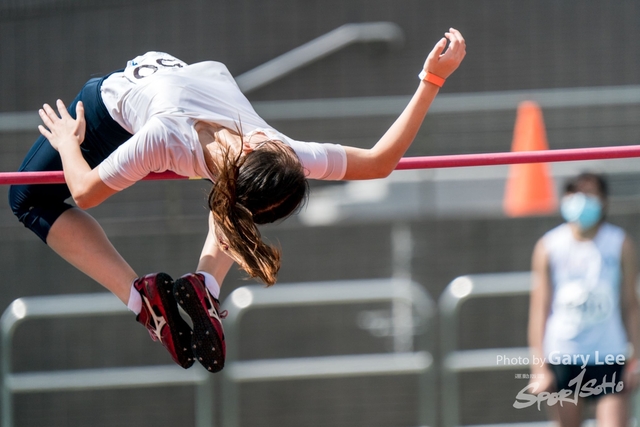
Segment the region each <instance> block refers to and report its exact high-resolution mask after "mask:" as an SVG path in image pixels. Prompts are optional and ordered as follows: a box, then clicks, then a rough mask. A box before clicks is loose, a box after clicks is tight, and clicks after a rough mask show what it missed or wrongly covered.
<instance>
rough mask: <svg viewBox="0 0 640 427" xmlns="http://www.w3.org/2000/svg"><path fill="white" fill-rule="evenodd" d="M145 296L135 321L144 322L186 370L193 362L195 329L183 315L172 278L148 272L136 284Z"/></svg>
mask: <svg viewBox="0 0 640 427" xmlns="http://www.w3.org/2000/svg"><path fill="white" fill-rule="evenodd" d="M133 286H134V287H135V289H136V290H137V291H138V292H140V296H141V297H142V311H140V314H138V316H137V317H136V320H137V321H138V322H140V323H142V324H143V325H144V326H145V327H146V328H147V330H148V331H149V335H151V339H152V340H154V341H160V343H161V344H162V345H163V346H164V347H165V348H166V349H167V351H169V354H171V357H172V358H173V360H174V361H175V362H176V363H177V364H178V365H180V366H182V367H183V368H184V369H187V368H189V367H190V366H191V365H193V363H194V361H195V360H194V357H193V351H192V350H191V338H192V336H193V331H192V330H191V328H190V327H189V325H188V324H187V322H185V321H184V319H183V318H182V317H181V316H180V312H179V311H178V306H177V304H176V301H175V299H174V298H173V293H172V292H173V279H172V278H171V277H170V276H169V275H168V274H165V273H155V274H147V275H146V276H144V277H140V278H138V279H136V281H135V282H134V283H133Z"/></svg>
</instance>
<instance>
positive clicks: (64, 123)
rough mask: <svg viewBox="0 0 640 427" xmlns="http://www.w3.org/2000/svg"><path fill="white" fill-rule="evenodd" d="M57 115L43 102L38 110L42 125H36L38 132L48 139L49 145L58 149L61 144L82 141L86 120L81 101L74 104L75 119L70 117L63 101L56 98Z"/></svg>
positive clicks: (77, 143)
mask: <svg viewBox="0 0 640 427" xmlns="http://www.w3.org/2000/svg"><path fill="white" fill-rule="evenodd" d="M56 105H57V107H58V113H59V114H60V115H58V114H57V113H56V112H55V111H54V110H53V108H51V106H50V105H49V104H44V105H43V106H42V108H41V109H40V110H39V111H38V113H39V114H40V118H41V119H42V123H43V124H44V126H43V125H39V126H38V130H39V131H40V133H41V134H42V135H43V136H44V137H45V138H47V139H48V140H49V142H50V143H51V146H52V147H53V148H55V149H56V150H58V151H60V147H61V145H62V144H75V145H76V146H79V145H80V144H82V141H84V132H85V128H86V122H85V120H84V106H83V105H82V101H79V102H78V104H77V105H76V117H77V118H76V119H74V118H73V117H71V115H70V114H69V112H68V111H67V107H65V105H64V102H62V101H61V100H58V101H57V102H56Z"/></svg>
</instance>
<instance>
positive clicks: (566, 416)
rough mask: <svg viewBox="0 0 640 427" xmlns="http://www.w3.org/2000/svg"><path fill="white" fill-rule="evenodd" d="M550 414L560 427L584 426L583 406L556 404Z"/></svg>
mask: <svg viewBox="0 0 640 427" xmlns="http://www.w3.org/2000/svg"><path fill="white" fill-rule="evenodd" d="M549 412H550V413H551V414H552V417H553V419H554V420H555V421H556V422H557V423H558V425H559V426H560V427H580V426H581V425H582V404H581V403H580V401H579V400H578V404H577V405H574V404H573V403H564V404H562V405H560V404H559V403H556V404H555V405H553V406H552V407H551V408H550V410H549Z"/></svg>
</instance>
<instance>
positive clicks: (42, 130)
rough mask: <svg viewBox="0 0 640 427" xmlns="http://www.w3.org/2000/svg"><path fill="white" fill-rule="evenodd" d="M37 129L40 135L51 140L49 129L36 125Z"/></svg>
mask: <svg viewBox="0 0 640 427" xmlns="http://www.w3.org/2000/svg"><path fill="white" fill-rule="evenodd" d="M38 130H39V131H40V134H41V135H42V136H44V137H45V138H47V139H48V140H51V136H52V135H51V132H49V130H48V129H47V128H45V127H44V126H42V125H38Z"/></svg>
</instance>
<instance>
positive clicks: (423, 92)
mask: <svg viewBox="0 0 640 427" xmlns="http://www.w3.org/2000/svg"><path fill="white" fill-rule="evenodd" d="M447 39H448V40H449V42H450V43H449V47H448V48H447V49H446V51H445V47H446V46H447ZM464 56H465V41H464V38H463V37H462V34H460V32H459V31H458V30H456V29H454V28H451V29H449V32H447V33H445V37H443V38H442V39H441V40H440V41H439V42H438V43H437V44H436V45H435V47H434V48H433V50H432V51H431V53H430V54H429V56H428V57H427V60H426V62H425V64H424V70H425V71H428V72H431V73H433V74H435V75H436V76H439V77H442V78H444V79H446V78H447V77H449V76H450V75H451V73H453V72H454V71H455V70H456V69H457V68H458V66H459V65H460V62H462V59H463V58H464ZM438 89H439V88H438V86H436V85H434V84H432V83H428V82H426V81H424V80H423V81H421V82H420V86H419V87H418V90H417V91H416V93H415V94H414V95H413V98H411V101H410V102H409V105H407V107H406V108H405V109H404V111H403V112H402V114H400V116H399V117H398V119H397V120H396V121H395V122H394V123H393V125H392V126H391V127H390V128H389V130H388V131H387V132H386V133H385V134H384V136H383V137H382V138H381V139H380V140H379V141H378V142H377V143H376V145H375V146H374V147H373V148H371V149H368V150H367V149H360V148H355V147H345V151H346V153H347V171H346V174H345V176H344V178H343V179H345V180H352V179H374V178H384V177H386V176H388V175H389V174H390V173H391V172H392V171H393V170H394V169H395V167H396V166H397V165H398V162H399V161H400V159H401V158H402V156H403V155H404V153H405V152H406V151H407V149H408V148H409V146H410V145H411V143H412V142H413V140H414V139H415V137H416V135H417V133H418V130H419V129H420V126H421V125H422V121H423V120H424V118H425V116H426V114H427V111H428V110H429V107H430V106H431V103H432V102H433V99H434V98H435V97H436V95H437V94H438Z"/></svg>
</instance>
